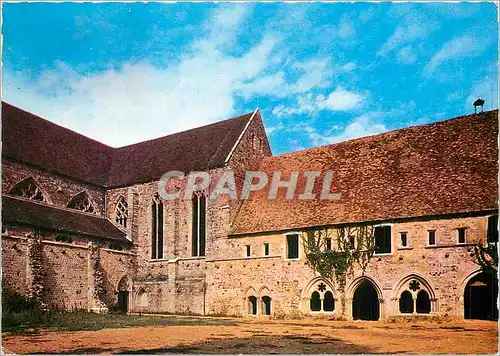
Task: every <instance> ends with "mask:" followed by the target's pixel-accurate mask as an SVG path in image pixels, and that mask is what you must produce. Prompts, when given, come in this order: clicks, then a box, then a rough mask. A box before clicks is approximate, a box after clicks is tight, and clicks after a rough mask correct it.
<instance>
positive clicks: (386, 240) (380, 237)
mask: <svg viewBox="0 0 500 356" xmlns="http://www.w3.org/2000/svg"><path fill="white" fill-rule="evenodd" d="M375 253H376V254H381V253H391V227H390V226H376V227H375Z"/></svg>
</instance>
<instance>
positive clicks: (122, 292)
mask: <svg viewBox="0 0 500 356" xmlns="http://www.w3.org/2000/svg"><path fill="white" fill-rule="evenodd" d="M116 291H117V293H118V304H117V307H118V310H119V311H120V312H122V313H127V312H128V311H129V310H130V293H131V292H132V279H130V277H128V276H123V277H122V278H121V279H120V281H119V282H118V285H117V287H116Z"/></svg>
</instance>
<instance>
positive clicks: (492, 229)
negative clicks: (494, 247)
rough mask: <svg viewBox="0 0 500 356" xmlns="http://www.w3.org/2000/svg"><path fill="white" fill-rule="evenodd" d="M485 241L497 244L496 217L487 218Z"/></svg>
mask: <svg viewBox="0 0 500 356" xmlns="http://www.w3.org/2000/svg"><path fill="white" fill-rule="evenodd" d="M487 239H488V242H489V243H495V242H498V215H492V216H489V217H488V232H487Z"/></svg>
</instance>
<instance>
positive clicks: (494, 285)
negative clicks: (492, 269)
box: [463, 272, 498, 320]
mask: <svg viewBox="0 0 500 356" xmlns="http://www.w3.org/2000/svg"><path fill="white" fill-rule="evenodd" d="M497 297H498V279H497V277H496V276H494V275H492V274H489V273H485V272H479V273H477V274H475V275H474V276H473V277H472V278H470V279H469V280H468V282H467V284H466V285H465V288H464V296H463V300H464V318H465V319H483V320H498V307H497Z"/></svg>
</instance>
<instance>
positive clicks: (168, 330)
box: [3, 315, 498, 354]
mask: <svg viewBox="0 0 500 356" xmlns="http://www.w3.org/2000/svg"><path fill="white" fill-rule="evenodd" d="M117 318H124V319H123V320H119V319H116V320H115V325H116V326H118V327H116V326H109V325H108V326H107V327H106V328H103V329H100V325H104V324H94V325H93V327H91V328H90V330H81V329H85V328H87V327H86V326H82V325H80V326H78V325H77V326H76V327H75V328H74V329H73V330H79V331H67V330H68V328H66V329H65V331H62V330H61V329H60V328H59V329H57V328H51V329H43V328H42V329H36V330H35V329H28V330H24V331H23V332H22V333H9V332H4V333H3V348H4V351H5V352H6V353H16V354H55V353H64V354H85V353H92V354H99V353H106V354H109V353H129V354H150V353H156V354H159V353H189V354H191V353H199V354H221V353H225V354H251V353H262V354H290V353H306V354H312V353H330V354H337V353H341V354H344V353H345V354H361V353H371V354H376V353H384V354H385V353H419V354H445V353H446V354H483V353H489V354H492V353H497V350H498V330H497V323H496V322H493V321H482V320H462V321H452V322H450V321H448V322H442V321H439V320H438V321H424V320H422V321H402V322H396V323H391V322H382V321H370V322H367V321H332V320H325V319H312V318H308V319H300V320H275V319H265V318H216V317H213V318H212V317H188V316H156V317H154V316H137V315H136V316H118V317H117ZM102 320H104V319H102ZM137 325H141V326H137ZM123 326H126V327H123ZM69 330H71V328H69Z"/></svg>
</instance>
